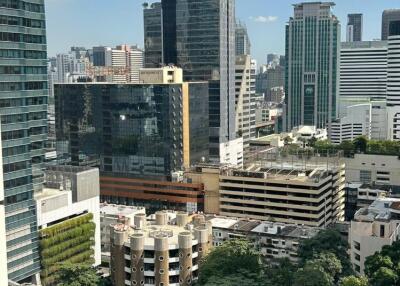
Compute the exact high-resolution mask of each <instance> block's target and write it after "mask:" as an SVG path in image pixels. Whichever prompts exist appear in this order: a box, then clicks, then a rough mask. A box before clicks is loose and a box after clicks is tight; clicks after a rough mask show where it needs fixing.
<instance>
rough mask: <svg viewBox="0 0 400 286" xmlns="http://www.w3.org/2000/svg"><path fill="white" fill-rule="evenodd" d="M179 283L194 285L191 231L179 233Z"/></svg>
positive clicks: (185, 285) (187, 285) (186, 285)
mask: <svg viewBox="0 0 400 286" xmlns="http://www.w3.org/2000/svg"><path fill="white" fill-rule="evenodd" d="M178 244H179V285H184V286H189V285H192V280H193V278H192V266H193V263H192V234H191V233H190V232H189V231H185V232H181V233H180V234H179V235H178Z"/></svg>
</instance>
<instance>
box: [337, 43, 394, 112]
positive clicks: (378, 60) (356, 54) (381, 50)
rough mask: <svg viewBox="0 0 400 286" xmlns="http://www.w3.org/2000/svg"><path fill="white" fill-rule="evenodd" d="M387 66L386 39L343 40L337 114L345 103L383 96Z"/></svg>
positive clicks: (362, 101)
mask: <svg viewBox="0 0 400 286" xmlns="http://www.w3.org/2000/svg"><path fill="white" fill-rule="evenodd" d="M386 67H387V42H386V41H371V42H346V43H342V46H341V51H340V99H339V117H343V116H345V115H346V111H347V109H346V108H347V106H351V105H357V104H360V103H368V102H370V100H371V99H383V100H384V99H385V98H386V69H387V68H386Z"/></svg>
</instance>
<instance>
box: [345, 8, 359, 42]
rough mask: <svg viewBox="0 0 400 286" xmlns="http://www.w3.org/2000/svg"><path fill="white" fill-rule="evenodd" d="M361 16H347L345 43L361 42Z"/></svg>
mask: <svg viewBox="0 0 400 286" xmlns="http://www.w3.org/2000/svg"><path fill="white" fill-rule="evenodd" d="M362 29H363V14H348V15H347V28H346V42H360V41H362V32H363V31H362Z"/></svg>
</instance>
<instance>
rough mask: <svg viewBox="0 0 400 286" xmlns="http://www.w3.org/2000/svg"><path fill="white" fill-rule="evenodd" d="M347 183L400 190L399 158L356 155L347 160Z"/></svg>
mask: <svg viewBox="0 0 400 286" xmlns="http://www.w3.org/2000/svg"><path fill="white" fill-rule="evenodd" d="M344 160H345V163H346V182H349V183H351V182H362V183H365V184H370V185H373V184H380V185H389V186H392V188H393V190H397V191H398V190H400V159H399V158H398V156H387V155H373V154H370V155H369V154H355V155H354V158H345V159H344Z"/></svg>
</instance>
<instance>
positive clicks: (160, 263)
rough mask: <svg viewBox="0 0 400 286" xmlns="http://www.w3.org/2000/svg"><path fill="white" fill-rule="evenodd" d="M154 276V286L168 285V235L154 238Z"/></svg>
mask: <svg viewBox="0 0 400 286" xmlns="http://www.w3.org/2000/svg"><path fill="white" fill-rule="evenodd" d="M154 276H155V282H156V284H155V285H160V283H163V285H164V286H167V285H169V245H168V235H166V234H163V233H159V234H156V235H155V236H154Z"/></svg>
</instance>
